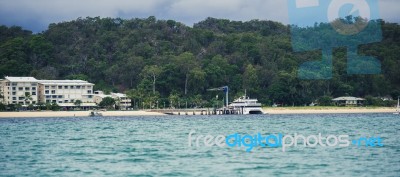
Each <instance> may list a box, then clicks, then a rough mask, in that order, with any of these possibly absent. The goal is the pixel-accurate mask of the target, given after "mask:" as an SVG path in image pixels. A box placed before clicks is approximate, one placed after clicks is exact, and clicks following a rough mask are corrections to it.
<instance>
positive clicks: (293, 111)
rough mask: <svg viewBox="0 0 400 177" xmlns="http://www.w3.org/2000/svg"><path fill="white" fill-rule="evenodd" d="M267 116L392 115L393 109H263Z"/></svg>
mask: <svg viewBox="0 0 400 177" xmlns="http://www.w3.org/2000/svg"><path fill="white" fill-rule="evenodd" d="M263 110H264V112H265V113H267V114H356V113H394V112H395V111H396V109H395V108H369V107H343V108H341V107H322V108H321V107H318V108H312V107H307V108H304V107H300V108H296V107H293V108H285V107H282V108H264V109H263Z"/></svg>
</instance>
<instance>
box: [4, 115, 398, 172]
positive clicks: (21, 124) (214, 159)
mask: <svg viewBox="0 0 400 177" xmlns="http://www.w3.org/2000/svg"><path fill="white" fill-rule="evenodd" d="M192 130H194V131H196V133H195V134H193V135H192V136H193V137H194V138H196V137H198V136H200V135H208V134H209V135H213V136H216V135H229V134H233V133H240V134H250V135H253V134H256V133H261V134H263V135H269V134H279V133H282V134H284V135H288V134H289V135H290V134H291V135H293V134H294V133H297V134H302V135H305V136H308V135H318V133H321V134H322V135H330V134H331V135H342V134H346V135H349V136H350V139H354V138H358V137H380V138H381V139H382V144H383V146H382V147H381V146H375V147H366V146H356V145H354V144H352V145H350V146H348V147H339V146H335V147H323V146H315V147H304V146H302V144H300V145H299V146H296V147H288V148H287V149H286V151H285V152H282V149H281V148H280V147H276V148H272V147H255V148H254V149H252V150H251V151H250V152H246V149H245V148H244V147H228V146H225V147H219V146H213V147H206V146H200V147H195V146H194V144H195V143H196V141H195V140H194V141H193V145H192V147H189V145H188V142H189V140H188V139H189V138H188V137H189V136H188V135H189V132H190V131H192ZM399 143H400V117H399V116H398V115H397V116H396V115H392V114H321V115H319V114H314V115H254V116H253V115H252V116H244V115H240V116H239V115H235V116H231V115H230V116H158V117H156V116H153V117H152V116H146V117H98V118H96V117H94V118H92V117H84V118H6V119H0V176H400V146H399ZM200 145H201V143H200Z"/></svg>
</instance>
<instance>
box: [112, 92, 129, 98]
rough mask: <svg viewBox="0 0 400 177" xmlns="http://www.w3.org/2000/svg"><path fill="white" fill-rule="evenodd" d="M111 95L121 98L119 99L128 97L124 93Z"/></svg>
mask: <svg viewBox="0 0 400 177" xmlns="http://www.w3.org/2000/svg"><path fill="white" fill-rule="evenodd" d="M111 95H114V96H116V97H119V98H122V97H126V95H125V94H123V93H111Z"/></svg>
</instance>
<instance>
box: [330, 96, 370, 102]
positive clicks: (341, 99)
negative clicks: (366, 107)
mask: <svg viewBox="0 0 400 177" xmlns="http://www.w3.org/2000/svg"><path fill="white" fill-rule="evenodd" d="M332 100H333V101H363V100H365V99H363V98H357V97H352V96H343V97H338V98H335V99H332Z"/></svg>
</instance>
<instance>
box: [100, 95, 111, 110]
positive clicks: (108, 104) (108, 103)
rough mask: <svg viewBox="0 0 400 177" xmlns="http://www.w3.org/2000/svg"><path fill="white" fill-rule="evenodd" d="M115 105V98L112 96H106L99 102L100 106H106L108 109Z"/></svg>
mask: <svg viewBox="0 0 400 177" xmlns="http://www.w3.org/2000/svg"><path fill="white" fill-rule="evenodd" d="M114 105H115V99H114V98H111V97H105V98H103V100H101V102H100V103H99V106H100V107H106V108H107V109H111V108H112V107H113V106H114Z"/></svg>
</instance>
